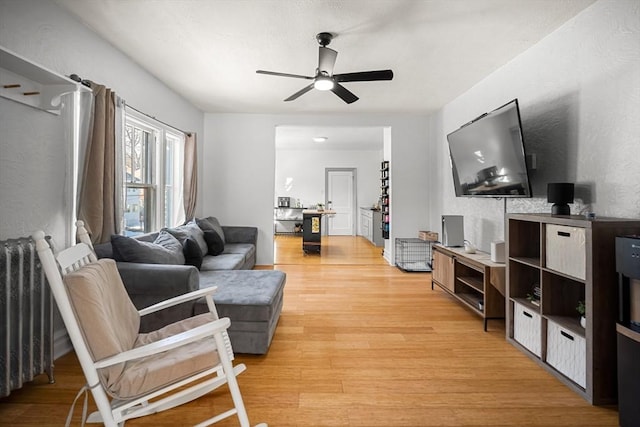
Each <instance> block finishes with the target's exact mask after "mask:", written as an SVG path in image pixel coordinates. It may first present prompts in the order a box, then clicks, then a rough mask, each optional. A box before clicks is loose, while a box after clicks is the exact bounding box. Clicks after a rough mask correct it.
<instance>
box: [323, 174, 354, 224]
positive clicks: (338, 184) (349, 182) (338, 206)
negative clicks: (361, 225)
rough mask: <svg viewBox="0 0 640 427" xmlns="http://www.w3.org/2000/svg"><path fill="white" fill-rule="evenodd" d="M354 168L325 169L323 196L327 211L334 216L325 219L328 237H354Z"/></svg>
mask: <svg viewBox="0 0 640 427" xmlns="http://www.w3.org/2000/svg"><path fill="white" fill-rule="evenodd" d="M357 182H358V181H357V176H356V169H355V168H326V169H325V194H326V206H327V209H330V210H333V211H335V214H333V215H329V216H327V217H326V218H327V219H326V224H325V225H326V230H327V233H326V234H327V235H328V236H354V235H355V234H356V233H355V230H356V224H355V218H356V215H355V208H356V194H357V188H356V186H357Z"/></svg>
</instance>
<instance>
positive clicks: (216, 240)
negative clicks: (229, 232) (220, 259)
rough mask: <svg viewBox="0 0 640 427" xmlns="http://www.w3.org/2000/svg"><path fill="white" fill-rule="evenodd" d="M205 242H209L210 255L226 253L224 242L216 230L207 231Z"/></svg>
mask: <svg viewBox="0 0 640 427" xmlns="http://www.w3.org/2000/svg"><path fill="white" fill-rule="evenodd" d="M204 240H205V241H206V242H207V247H208V248H209V250H208V251H207V253H208V254H209V255H214V256H215V255H220V254H221V253H222V252H223V251H224V242H223V241H222V239H221V238H220V235H219V234H218V232H217V231H215V230H206V231H205V232H204Z"/></svg>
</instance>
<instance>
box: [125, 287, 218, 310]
mask: <svg viewBox="0 0 640 427" xmlns="http://www.w3.org/2000/svg"><path fill="white" fill-rule="evenodd" d="M217 289H218V287H217V286H211V287H208V288H204V289H198V290H197V291H192V292H187V293H186V294H182V295H178V296H177V297H173V298H169V299H168V300H165V301H161V302H159V303H157V304H153V305H150V306H149V307H145V308H143V309H142V310H138V313H139V314H140V316H146V315H147V314H151V313H155V312H156V311H160V310H164V309H165V308H169V307H173V306H174V305H178V304H182V303H183V302H187V301H192V300H195V299H199V298H202V297H205V296H207V295H213V294H214V293H215V292H216V290H217Z"/></svg>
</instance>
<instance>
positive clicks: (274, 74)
mask: <svg viewBox="0 0 640 427" xmlns="http://www.w3.org/2000/svg"><path fill="white" fill-rule="evenodd" d="M256 73H258V74H267V75H269V76H280V77H294V78H296V79H307V80H313V79H314V77H309V76H301V75H300V74H288V73H277V72H275V71H264V70H257V71H256Z"/></svg>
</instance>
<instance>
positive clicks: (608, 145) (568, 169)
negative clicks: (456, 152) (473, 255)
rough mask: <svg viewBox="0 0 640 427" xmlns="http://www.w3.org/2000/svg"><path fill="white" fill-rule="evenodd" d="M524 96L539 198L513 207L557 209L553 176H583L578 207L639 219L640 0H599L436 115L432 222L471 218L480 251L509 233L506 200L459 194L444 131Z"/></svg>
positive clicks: (470, 234) (510, 205)
mask: <svg viewBox="0 0 640 427" xmlns="http://www.w3.org/2000/svg"><path fill="white" fill-rule="evenodd" d="M513 98H518V99H519V102H520V110H521V115H522V121H523V128H524V136H525V142H526V150H527V152H528V153H535V154H536V156H537V163H538V167H537V170H535V171H533V172H532V173H531V179H532V187H533V192H534V197H533V198H532V199H518V200H509V201H508V202H507V205H506V208H507V211H508V212H549V211H550V205H549V204H548V203H547V201H546V186H547V183H548V182H561V181H568V182H574V183H576V202H575V203H574V204H573V205H572V213H576V214H577V213H583V212H585V211H593V212H596V213H597V215H598V216H615V217H624V218H639V217H640V180H639V179H638V171H640V3H639V2H638V1H635V0H615V1H613V0H600V1H599V2H597V3H595V4H594V5H593V6H591V7H589V8H587V9H586V10H585V11H583V12H582V13H580V14H579V15H577V16H576V17H575V18H574V19H572V20H571V21H569V22H567V23H566V24H565V25H563V26H562V27H560V28H559V29H558V30H557V31H555V32H554V33H552V34H550V35H549V36H548V37H546V38H545V39H543V40H542V41H540V42H539V43H538V44H536V45H535V46H534V47H532V48H531V49H529V50H527V51H526V52H524V53H522V54H521V55H519V56H518V57H516V58H515V59H514V60H513V61H511V62H510V63H508V64H506V65H505V66H504V67H502V68H500V69H499V70H497V71H496V72H494V73H493V74H491V75H490V76H488V77H487V78H486V79H484V80H483V81H482V82H480V83H478V84H477V85H476V86H474V87H473V88H472V89H470V90H469V91H467V92H466V93H464V94H463V95H461V96H460V97H459V98H457V99H456V100H454V101H453V102H451V103H450V104H448V105H447V106H445V107H444V108H443V109H442V110H441V111H440V112H438V114H436V115H435V116H434V117H432V127H431V129H430V132H429V143H430V144H434V147H435V150H434V151H435V156H434V158H435V160H436V163H435V164H434V172H433V175H432V178H433V181H432V183H433V187H432V189H433V191H432V192H430V194H429V196H431V195H432V194H438V196H437V197H436V199H435V200H433V202H432V203H433V204H432V207H433V209H432V210H431V218H430V222H431V224H432V226H433V227H439V218H440V215H442V214H462V215H464V216H465V237H466V238H467V239H468V240H470V241H472V242H474V243H476V244H477V245H478V246H479V247H480V248H481V249H483V250H489V248H490V242H491V241H492V240H494V239H499V238H504V222H503V220H504V215H503V210H504V207H505V205H504V202H503V201H502V200H493V199H469V198H456V197H455V195H454V191H453V179H452V176H451V170H450V166H449V159H448V151H447V145H446V144H447V142H446V135H447V134H448V133H449V132H452V131H453V130H455V129H457V128H458V127H459V126H461V125H462V124H463V123H466V122H468V121H469V120H471V119H473V118H474V117H477V116H478V115H479V114H481V113H484V112H486V111H490V110H492V109H494V108H496V107H498V106H500V105H502V104H504V103H505V102H507V101H509V100H511V99H513Z"/></svg>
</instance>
